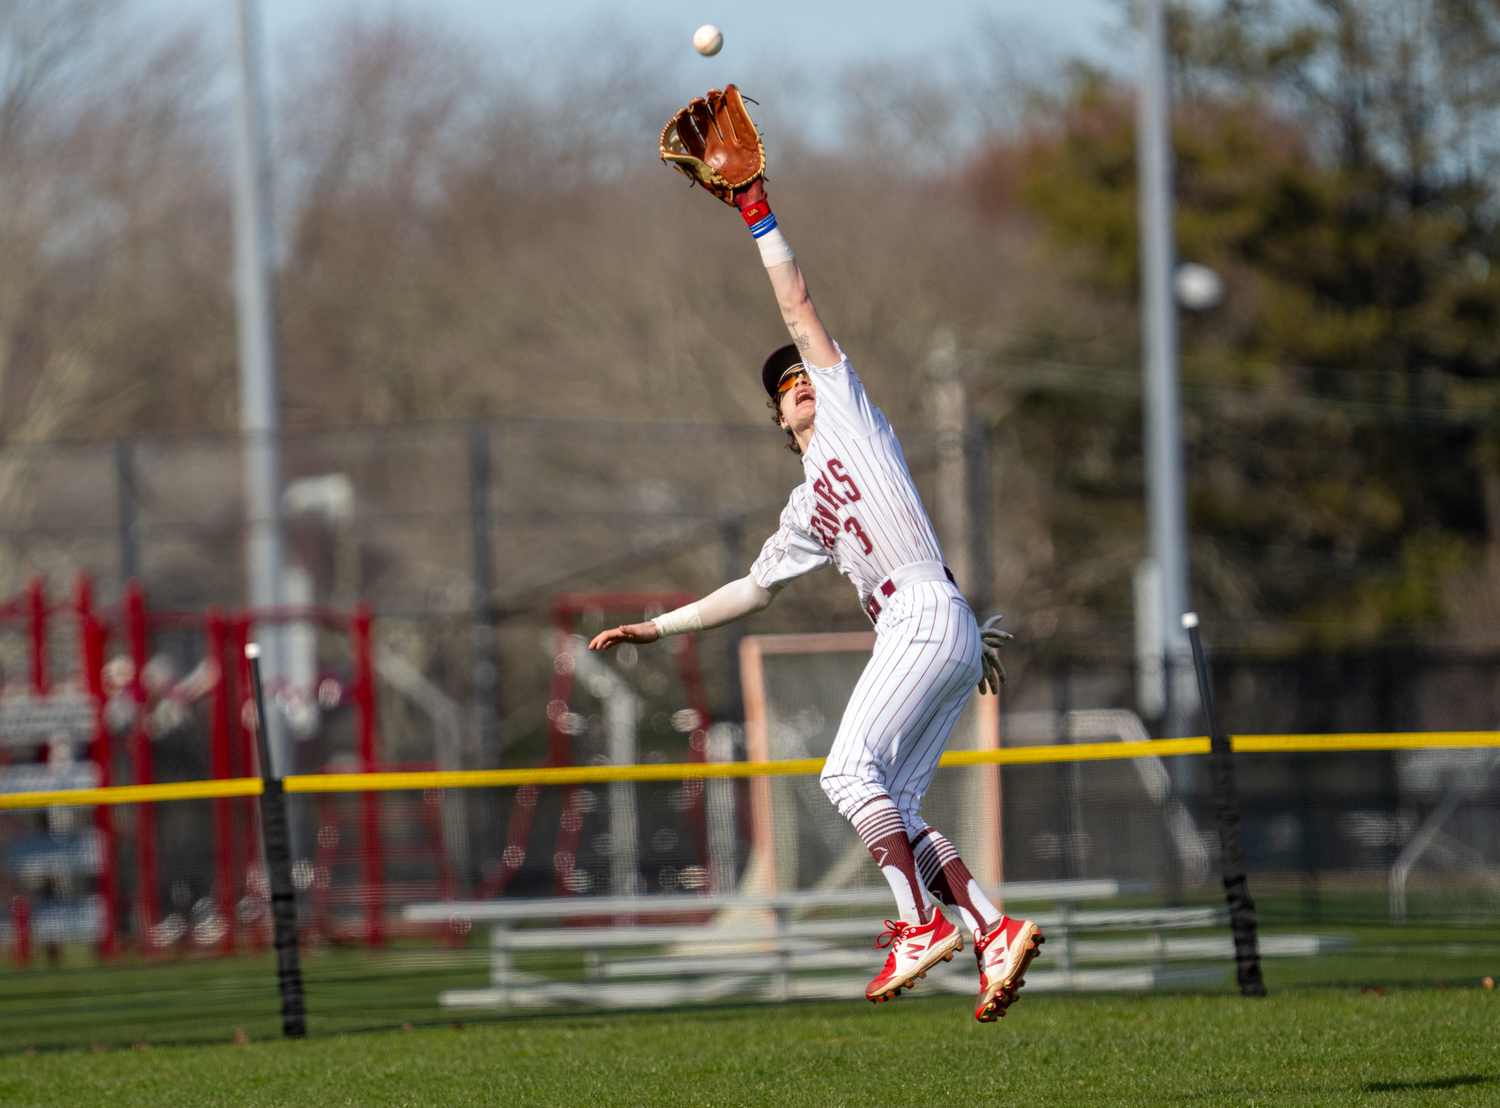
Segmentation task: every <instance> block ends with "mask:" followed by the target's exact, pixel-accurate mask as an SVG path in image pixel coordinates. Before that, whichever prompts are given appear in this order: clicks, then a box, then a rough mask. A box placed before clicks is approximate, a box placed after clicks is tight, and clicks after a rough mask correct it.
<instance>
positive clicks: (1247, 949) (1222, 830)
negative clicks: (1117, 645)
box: [1182, 612, 1266, 996]
mask: <svg viewBox="0 0 1500 1108" xmlns="http://www.w3.org/2000/svg"><path fill="white" fill-rule="evenodd" d="M1182 626H1183V627H1184V628H1186V629H1187V633H1188V638H1189V640H1190V641H1191V642H1192V644H1193V666H1194V668H1195V669H1196V670H1197V671H1198V694H1199V696H1200V697H1201V699H1202V701H1203V719H1204V722H1205V723H1207V724H1208V738H1209V756H1208V765H1209V773H1210V775H1211V776H1212V778H1213V783H1214V799H1215V800H1216V801H1217V803H1218V809H1219V859H1220V866H1221V869H1222V870H1223V874H1224V898H1225V899H1226V900H1227V901H1228V902H1229V929H1230V931H1231V932H1232V933H1233V934H1234V966H1235V972H1236V975H1237V976H1238V978H1239V984H1240V995H1241V996H1265V995H1266V983H1265V982H1264V981H1263V980H1262V979H1261V976H1260V950H1259V947H1258V945H1257V942H1256V936H1255V901H1253V900H1251V899H1250V882H1249V879H1248V878H1247V877H1246V876H1245V836H1244V829H1243V827H1242V825H1241V820H1240V794H1239V790H1238V788H1236V786H1235V781H1234V752H1233V750H1232V749H1231V748H1230V745H1229V736H1228V735H1226V734H1224V733H1223V732H1222V731H1220V730H1219V723H1218V720H1217V719H1216V718H1215V716H1214V692H1213V686H1212V685H1211V684H1210V683H1209V679H1208V661H1207V659H1206V658H1204V656H1203V640H1202V637H1201V636H1200V635H1199V634H1198V616H1197V614H1196V613H1194V612H1188V613H1187V614H1185V615H1184V616H1183V617H1182Z"/></svg>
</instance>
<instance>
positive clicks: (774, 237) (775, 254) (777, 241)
mask: <svg viewBox="0 0 1500 1108" xmlns="http://www.w3.org/2000/svg"><path fill="white" fill-rule="evenodd" d="M755 245H756V246H759V247H760V260H761V261H762V262H764V263H765V266H766V268H767V269H770V268H771V267H772V266H778V265H780V264H781V263H782V262H789V261H791V260H792V259H793V258H794V257H795V256H796V255H794V254H793V253H792V248H791V247H790V246H788V245H787V241H786V236H785V235H783V234H782V233H781V228H780V227H772V228H771V229H770V230H769V231H767V232H766V233H765V234H763V235H761V236H760V238H758V239H756V240H755Z"/></svg>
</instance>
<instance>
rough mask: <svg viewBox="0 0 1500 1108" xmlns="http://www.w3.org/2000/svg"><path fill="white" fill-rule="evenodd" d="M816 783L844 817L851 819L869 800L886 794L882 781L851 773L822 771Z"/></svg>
mask: <svg viewBox="0 0 1500 1108" xmlns="http://www.w3.org/2000/svg"><path fill="white" fill-rule="evenodd" d="M818 784H819V785H820V786H822V789H823V795H824V796H826V797H827V798H828V799H829V801H830V802H832V804H833V806H834V807H835V808H837V809H838V810H839V814H840V815H842V816H843V817H844V818H845V819H852V818H853V816H854V814H855V813H856V812H858V811H859V810H860V809H861V808H863V807H864V806H865V805H866V804H868V803H870V801H872V800H878V799H880V798H881V797H884V796H886V795H887V794H886V791H885V784H884V783H883V782H880V781H869V780H865V779H864V778H862V777H857V776H855V775H854V774H851V773H824V774H822V775H821V776H820V777H819V778H818Z"/></svg>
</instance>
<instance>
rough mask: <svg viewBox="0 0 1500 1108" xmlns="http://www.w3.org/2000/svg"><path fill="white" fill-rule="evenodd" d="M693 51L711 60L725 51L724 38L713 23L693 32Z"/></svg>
mask: <svg viewBox="0 0 1500 1108" xmlns="http://www.w3.org/2000/svg"><path fill="white" fill-rule="evenodd" d="M693 49H694V50H697V51H698V53H700V54H702V55H703V56H704V57H705V58H711V57H713V56H714V55H715V54H717V53H718V52H719V51H720V50H722V49H724V36H723V35H722V34H720V33H719V29H718V28H717V27H715V26H714V25H713V24H712V23H705V24H704V25H703V26H701V27H699V28H698V29H697V30H696V31H694V32H693Z"/></svg>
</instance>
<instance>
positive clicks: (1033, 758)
mask: <svg viewBox="0 0 1500 1108" xmlns="http://www.w3.org/2000/svg"><path fill="white" fill-rule="evenodd" d="M1230 743H1231V744H1232V746H1233V747H1234V750H1235V752H1236V753H1238V754H1269V753H1284V754H1319V753H1337V752H1346V751H1360V750H1421V749H1429V748H1434V747H1493V746H1500V731H1409V732H1388V733H1381V732H1372V733H1368V734H1349V735H1234V736H1231V738H1230ZM1208 745H1209V743H1208V739H1207V738H1203V737H1199V738H1191V739H1152V740H1150V741H1148V742H1104V743H1067V744H1060V745H1051V746H1012V747H1002V748H1001V749H999V750H955V751H950V752H949V753H947V754H944V755H943V759H942V761H941V762H940V763H939V764H940V765H942V766H989V765H994V766H1019V765H1039V764H1045V763H1049V762H1098V761H1114V760H1118V759H1124V758H1141V757H1147V756H1152V757H1158V758H1162V757H1172V756H1175V755H1179V754H1207V753H1208ZM822 769H823V759H822V758H796V759H791V760H787V761H778V762H679V763H675V764H671V765H637V766H557V767H543V768H539V769H485V770H453V771H446V772H445V771H441V770H438V771H432V772H427V773H317V774H296V775H293V776H290V777H286V778H284V779H283V780H282V787H283V788H284V789H285V790H286V791H287V792H289V793H340V792H344V793H351V792H352V793H358V792H391V791H398V790H415V789H484V788H515V787H518V786H522V785H597V784H605V783H608V782H611V781H682V780H688V779H695V780H702V779H704V778H710V777H796V776H809V775H812V774H815V773H820V772H821V771H822ZM262 791H263V789H262V785H261V780H260V778H258V777H232V778H228V779H226V780H218V781H179V782H172V783H168V784H161V785H112V786H110V787H108V788H101V789H66V790H58V791H54V792H25V793H0V811H3V810H7V809H9V810H14V809H24V808H50V807H52V806H54V805H68V806H83V805H94V804H141V803H146V802H152V801H164V800H211V799H214V798H216V797H229V796H259V795H260V794H261V792H262Z"/></svg>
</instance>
